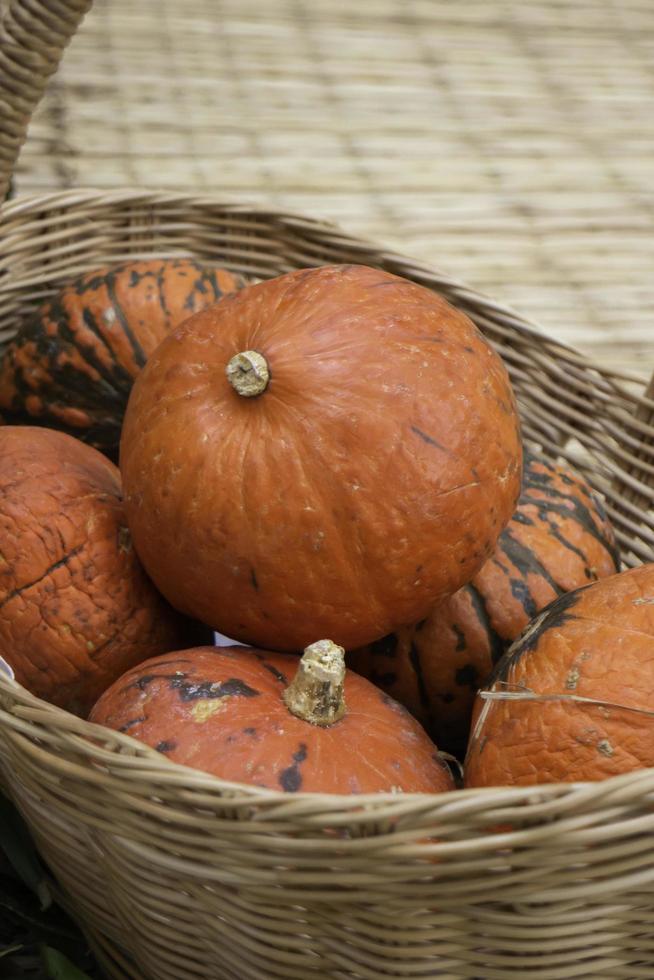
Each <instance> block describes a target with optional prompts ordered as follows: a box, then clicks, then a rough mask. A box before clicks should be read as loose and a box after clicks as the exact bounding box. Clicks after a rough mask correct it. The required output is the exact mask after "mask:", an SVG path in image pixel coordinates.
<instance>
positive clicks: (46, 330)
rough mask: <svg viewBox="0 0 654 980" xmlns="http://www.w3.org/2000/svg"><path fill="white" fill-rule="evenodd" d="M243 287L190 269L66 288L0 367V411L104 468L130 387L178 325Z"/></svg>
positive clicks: (133, 269) (147, 271) (104, 277)
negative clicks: (64, 440) (73, 444)
mask: <svg viewBox="0 0 654 980" xmlns="http://www.w3.org/2000/svg"><path fill="white" fill-rule="evenodd" d="M242 285H243V280H242V279H241V277H240V276H237V275H234V274H233V273H231V272H227V271H226V270H225V269H219V268H215V267H214V266H212V265H209V264H203V263H199V262H197V261H195V260H193V259H182V258H179V259H157V260H152V261H147V262H129V263H126V264H123V265H118V266H107V267H103V268H101V269H96V270H94V271H93V272H89V273H86V275H83V276H81V277H80V278H78V279H75V280H74V281H73V282H70V283H68V284H67V285H65V286H64V287H63V288H62V289H61V290H60V292H59V293H58V294H57V295H56V296H55V297H53V298H52V299H50V300H48V301H47V302H46V303H45V304H44V305H43V306H42V307H41V308H40V309H39V310H38V311H37V312H36V314H34V315H33V316H32V317H31V319H29V320H28V321H26V323H25V324H24V325H23V326H22V327H21V329H20V330H19V331H18V333H17V335H16V337H15V338H14V339H13V340H12V342H11V343H10V344H9V346H8V348H7V350H6V351H5V354H4V356H3V359H2V363H1V365H0V408H2V410H3V411H4V412H6V415H7V420H8V421H9V422H13V423H15V424H32V425H42V426H49V427H52V428H55V429H60V430H62V431H66V432H69V433H71V434H72V435H75V436H77V437H78V438H80V439H82V440H83V441H85V442H88V443H89V444H90V445H93V446H95V447H96V448H98V449H101V450H102V451H103V452H105V453H106V454H107V455H109V456H110V457H111V458H115V457H116V456H117V452H118V443H119V440H120V429H121V425H122V420H123V415H124V412H125V406H126V404H127V399H128V396H129V393H130V389H131V387H132V383H133V381H134V378H135V377H136V375H137V374H138V372H139V371H140V370H141V368H142V367H143V365H144V364H145V362H146V360H147V358H148V357H149V356H150V354H151V353H152V351H153V350H154V349H155V347H156V346H157V344H159V343H160V342H161V340H162V339H163V338H164V337H165V336H166V334H168V333H169V332H170V331H171V330H172V329H174V328H175V327H176V326H178V325H179V324H180V323H181V322H182V321H183V320H185V319H186V318H187V317H189V316H191V314H193V313H196V312H198V310H202V309H205V308H206V307H207V306H210V305H211V304H212V303H216V302H218V300H219V299H221V297H222V296H224V295H225V294H227V293H231V292H234V291H235V290H236V289H239V288H240V287H241V286H242Z"/></svg>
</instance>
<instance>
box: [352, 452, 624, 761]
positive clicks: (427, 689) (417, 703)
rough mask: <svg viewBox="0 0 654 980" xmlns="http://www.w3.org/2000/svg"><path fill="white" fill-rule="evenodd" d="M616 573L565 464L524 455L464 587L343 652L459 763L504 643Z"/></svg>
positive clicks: (593, 502) (604, 521) (604, 534)
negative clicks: (512, 498)
mask: <svg viewBox="0 0 654 980" xmlns="http://www.w3.org/2000/svg"><path fill="white" fill-rule="evenodd" d="M618 568H619V557H618V553H617V549H616V545H615V536H614V533H613V529H612V527H611V525H610V523H609V520H608V518H607V516H606V514H605V512H604V508H603V506H602V504H601V501H600V500H599V498H598V497H597V495H596V494H595V493H593V491H592V490H591V489H590V487H589V486H588V484H587V483H586V482H585V480H583V479H581V477H579V476H578V475H577V474H575V473H573V472H572V471H571V470H569V469H568V468H567V467H563V466H554V465H553V464H551V463H549V462H547V461H546V460H539V459H535V458H534V457H533V456H531V455H530V454H528V453H526V454H525V470H524V478H523V489H522V493H521V495H520V501H519V503H518V507H517V509H516V512H515V514H514V515H513V517H512V518H511V520H510V522H509V524H508V525H507V527H506V528H505V529H504V531H503V532H502V534H501V535H500V538H499V541H498V542H497V546H496V548H495V552H494V554H493V556H492V558H490V559H489V560H488V561H487V562H486V564H485V565H484V566H483V568H482V569H481V570H480V571H479V572H478V573H477V575H476V576H475V577H474V579H473V580H472V582H471V583H470V584H469V585H466V586H464V587H463V588H462V589H460V590H459V591H458V592H456V593H455V594H454V595H453V596H451V598H449V599H446V600H445V601H444V602H443V603H442V604H440V605H439V606H437V608H436V609H435V610H433V611H432V613H431V614H430V615H429V616H428V617H427V618H426V619H425V620H422V621H421V622H419V623H418V624H416V625H415V626H409V627H404V628H402V629H399V630H397V631H396V633H395V634H392V635H390V636H387V637H385V638H384V639H383V640H381V641H378V642H377V643H376V644H372V645H370V646H368V647H365V648H363V649H362V650H357V651H353V652H352V653H350V654H348V666H350V667H351V668H352V669H353V670H356V671H357V672H359V673H361V674H363V676H365V677H368V678H369V679H370V680H372V681H373V683H375V684H377V685H378V686H379V687H381V688H383V690H385V691H387V692H388V693H389V694H390V695H391V696H392V697H394V698H396V699H397V700H398V701H400V702H401V703H402V704H403V705H405V707H407V708H408V709H409V711H411V713H412V714H413V715H415V717H416V718H418V719H419V720H420V721H421V722H422V724H423V725H425V727H426V728H427V730H428V731H429V733H430V734H431V735H432V737H433V738H435V739H436V741H437V742H438V744H439V745H440V746H441V747H442V748H443V749H446V750H447V751H448V752H453V753H454V754H455V755H457V756H459V757H460V758H462V757H463V754H464V753H465V747H466V742H467V738H468V733H469V728H470V716H471V712H472V706H473V704H474V699H475V695H476V692H477V689H478V688H479V686H480V685H481V684H483V683H484V681H485V680H486V678H487V677H488V676H489V674H490V673H491V671H492V668H493V664H495V663H497V661H498V659H499V658H500V657H501V656H502V654H503V653H504V651H505V650H506V649H507V647H508V646H509V644H510V643H511V642H512V641H513V640H515V638H516V637H517V636H518V635H519V634H520V632H521V631H522V630H523V629H524V628H525V626H526V625H527V624H528V622H529V621H530V619H532V617H533V616H535V615H536V613H537V612H539V611H540V610H541V609H543V608H544V607H545V606H547V605H548V603H550V602H552V601H553V600H554V599H555V598H556V597H557V596H559V595H562V594H564V593H565V592H569V591H571V590H572V589H575V588H578V587H579V586H581V585H585V584H587V583H588V582H589V581H594V580H596V579H600V578H605V577H606V576H607V575H613V574H614V573H615V572H617V571H618Z"/></svg>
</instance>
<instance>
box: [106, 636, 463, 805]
mask: <svg viewBox="0 0 654 980" xmlns="http://www.w3.org/2000/svg"><path fill="white" fill-rule="evenodd" d="M297 666H298V658H297V657H295V656H293V655H291V654H279V653H270V652H266V651H262V650H251V649H249V648H243V647H222V648H220V649H218V648H214V647H198V648H195V649H191V650H182V651H179V652H178V653H176V654H173V655H172V656H164V657H157V658H154V659H152V660H148V661H147V662H146V663H143V664H141V665H140V666H139V667H136V668H134V669H133V670H131V671H129V672H128V673H127V674H126V675H125V676H124V677H122V678H121V679H120V680H119V681H117V682H116V683H115V684H114V685H113V686H112V687H111V688H110V689H109V690H108V691H106V692H105V694H104V695H103V696H102V697H101V698H100V700H99V701H98V703H97V705H96V706H95V707H94V709H93V711H92V712H91V714H90V716H89V720H90V721H93V722H97V723H98V724H101V725H106V726H107V727H109V728H114V729H117V730H118V731H122V732H127V733H128V734H129V735H132V736H133V737H134V738H138V739H140V740H141V741H143V742H145V743H146V744H148V745H151V746H152V747H153V748H156V749H158V751H160V752H162V753H164V754H165V755H167V756H168V757H169V758H170V759H173V760H174V761H175V762H180V763H183V764H184V765H188V766H191V767H193V768H195V769H202V770H205V771H207V772H211V773H213V774H214V775H216V776H220V777H221V778H222V779H227V780H229V781H231V782H238V783H250V784H253V785H255V786H263V787H266V788H268V789H276V790H279V791H285V792H298V791H300V790H301V791H303V792H317V793H376V792H391V791H392V790H393V789H395V790H401V791H403V792H406V793H409V792H416V793H421V792H425V793H438V792H444V791H446V790H450V789H453V788H454V785H453V781H452V776H451V774H450V772H449V769H448V768H447V767H446V766H445V765H444V763H443V762H442V761H441V759H440V757H439V756H438V754H437V750H436V747H435V746H434V745H433V743H432V742H431V741H430V739H429V738H428V737H427V735H426V734H425V733H424V731H423V730H422V728H421V727H420V725H419V724H418V722H417V721H415V719H413V718H412V717H411V716H410V715H409V714H408V712H407V711H406V710H405V709H404V708H402V707H401V706H400V705H398V704H396V703H395V702H393V701H392V700H391V699H390V698H389V697H388V696H387V695H385V694H383V692H381V691H379V690H378V689H377V688H375V687H374V686H373V685H372V684H370V683H369V682H368V681H366V680H364V678H362V677H358V676H357V675H356V674H353V673H351V672H347V673H346V677H345V702H346V714H345V717H343V718H342V719H341V720H340V721H337V722H335V723H334V724H333V725H330V726H328V727H325V728H323V727H320V726H318V725H312V724H309V723H308V722H306V721H303V720H302V719H300V718H297V717H295V716H294V715H293V714H291V712H290V711H289V710H288V708H287V707H286V705H285V704H284V702H283V700H282V692H283V691H284V689H285V688H286V687H287V686H288V684H289V682H290V681H291V680H292V678H293V675H294V674H295V671H296V669H297Z"/></svg>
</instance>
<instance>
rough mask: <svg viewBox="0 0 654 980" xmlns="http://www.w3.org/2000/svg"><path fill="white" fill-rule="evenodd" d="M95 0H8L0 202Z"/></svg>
mask: <svg viewBox="0 0 654 980" xmlns="http://www.w3.org/2000/svg"><path fill="white" fill-rule="evenodd" d="M91 3H92V0H5V3H4V4H3V8H4V9H3V13H2V20H1V21H0V116H1V117H2V127H1V128H0V201H2V200H4V198H5V197H6V194H7V189H8V187H9V181H10V179H11V175H12V173H13V170H14V165H15V163H16V160H17V159H18V154H19V153H20V149H21V147H22V145H23V143H24V142H25V137H26V135H27V127H28V126H29V122H30V119H31V117H32V113H33V112H34V110H35V109H36V107H37V105H38V104H39V102H40V101H41V96H42V95H43V92H44V90H45V87H46V85H47V83H48V80H49V78H50V76H51V75H52V74H53V72H54V71H56V69H57V66H58V65H59V62H60V60H61V56H62V54H63V53H64V49H65V47H66V45H67V44H68V42H69V41H70V39H71V37H72V36H73V34H74V33H75V31H76V30H77V28H78V26H79V24H80V23H81V22H82V20H83V18H84V15H85V14H86V13H87V11H88V10H89V9H90V7H91Z"/></svg>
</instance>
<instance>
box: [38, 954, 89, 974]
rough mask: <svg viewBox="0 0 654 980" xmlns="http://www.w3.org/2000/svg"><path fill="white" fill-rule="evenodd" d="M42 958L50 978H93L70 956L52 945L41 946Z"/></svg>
mask: <svg viewBox="0 0 654 980" xmlns="http://www.w3.org/2000/svg"><path fill="white" fill-rule="evenodd" d="M41 959H42V961H43V966H44V967H45V970H46V976H47V977H48V978H49V980H91V978H90V977H89V975H88V973H84V971H83V970H79V969H78V968H77V967H76V966H74V965H73V964H72V963H71V962H70V960H69V959H68V957H66V956H64V954H63V953H60V952H59V950H57V949H53V948H52V946H42V947H41Z"/></svg>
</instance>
